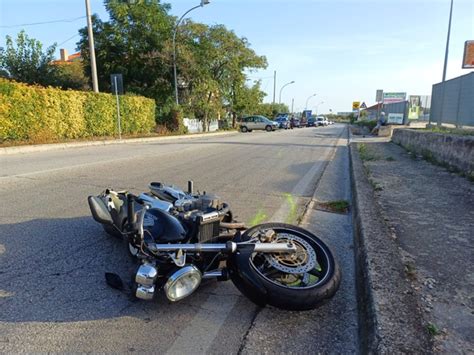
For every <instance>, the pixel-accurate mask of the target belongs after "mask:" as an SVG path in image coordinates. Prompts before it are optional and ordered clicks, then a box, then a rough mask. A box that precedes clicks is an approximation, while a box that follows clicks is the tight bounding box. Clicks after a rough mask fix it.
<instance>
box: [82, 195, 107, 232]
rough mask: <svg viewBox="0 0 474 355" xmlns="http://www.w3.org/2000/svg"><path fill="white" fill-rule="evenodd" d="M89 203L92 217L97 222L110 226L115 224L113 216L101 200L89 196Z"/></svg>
mask: <svg viewBox="0 0 474 355" xmlns="http://www.w3.org/2000/svg"><path fill="white" fill-rule="evenodd" d="M87 201H88V202H89V208H90V209H91V213H92V217H94V219H95V220H96V221H97V222H99V223H102V224H108V225H113V224H114V222H113V220H112V216H111V215H110V213H109V211H108V210H107V207H106V206H105V204H104V202H103V201H102V200H101V199H100V198H98V197H96V196H89V197H88V198H87Z"/></svg>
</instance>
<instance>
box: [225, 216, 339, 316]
mask: <svg viewBox="0 0 474 355" xmlns="http://www.w3.org/2000/svg"><path fill="white" fill-rule="evenodd" d="M262 229H264V230H266V229H272V230H274V231H275V232H276V233H277V234H278V233H285V234H284V235H289V236H291V235H293V237H297V238H299V240H301V239H302V240H304V241H305V242H306V244H307V245H310V246H311V248H313V250H314V252H315V253H316V260H317V262H316V264H317V265H318V268H319V269H321V270H322V271H321V278H319V276H314V274H312V275H313V276H314V277H316V279H317V281H315V284H314V285H310V286H297V287H296V285H295V287H293V285H291V286H288V285H286V286H285V285H283V284H281V283H279V282H277V281H276V280H270V279H269V278H268V277H267V276H264V275H263V274H262V273H261V272H260V271H259V270H258V268H257V266H255V259H256V258H257V257H258V255H259V254H256V253H253V254H251V255H250V257H248V263H249V264H250V267H249V268H247V269H246V272H245V273H239V272H233V273H231V276H232V275H233V277H232V281H233V282H234V284H235V285H236V286H237V288H238V289H239V290H240V291H241V292H242V293H243V294H244V295H245V296H247V297H248V298H249V299H250V300H251V301H253V302H254V303H256V304H258V305H260V306H263V305H265V304H269V305H272V306H274V307H278V308H281V309H286V310H296V311H302V310H310V309H314V308H317V307H319V306H321V305H323V304H324V303H325V302H326V301H328V300H329V299H331V298H332V297H333V296H334V294H335V293H336V291H337V290H338V288H339V285H340V282H341V272H340V269H339V265H338V263H337V261H336V259H335V258H334V254H333V253H332V251H331V250H330V249H329V247H328V246H327V245H326V244H325V243H324V242H323V241H322V240H321V239H319V238H318V237H317V236H315V235H314V234H312V233H311V232H309V231H307V230H305V229H303V228H300V227H296V226H293V225H290V224H285V223H266V224H261V225H258V226H255V227H252V228H250V229H248V230H247V231H246V232H245V233H244V234H243V235H242V236H241V237H240V238H239V240H236V241H247V240H249V239H251V236H252V235H255V234H256V232H258V231H259V230H262ZM296 241H298V239H297V240H296ZM236 257H238V256H236ZM252 259H253V260H252ZM232 264H233V263H231V265H232ZM234 265H235V264H234ZM234 271H235V270H234ZM276 271H277V272H280V271H278V270H276ZM318 272H319V270H318ZM323 274H324V275H323ZM242 275H245V276H244V278H249V279H244V278H243V277H242ZM280 275H293V274H284V273H282V272H280ZM305 275H306V274H305ZM308 275H310V274H309V273H308ZM304 278H305V276H303V279H304ZM307 278H311V276H308V277H307ZM293 283H294V282H293ZM301 283H302V281H301V280H300V284H301ZM255 285H261V286H262V289H264V290H265V291H266V292H265V293H262V292H261V290H262V289H261V290H258V289H256V288H255Z"/></svg>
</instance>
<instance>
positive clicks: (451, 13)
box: [428, 0, 453, 126]
mask: <svg viewBox="0 0 474 355" xmlns="http://www.w3.org/2000/svg"><path fill="white" fill-rule="evenodd" d="M452 17H453V0H451V9H450V10H449V23H448V36H447V38H446V51H445V52H444V67H443V81H442V82H443V84H442V88H443V90H442V92H443V94H442V97H441V109H440V111H441V112H440V113H439V117H438V122H437V126H441V124H442V121H443V111H444V93H445V88H446V84H444V82H445V81H446V71H447V67H448V52H449V37H450V36H451V19H452ZM428 124H429V125H431V116H430V120H429V121H428Z"/></svg>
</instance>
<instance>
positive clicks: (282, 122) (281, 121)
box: [275, 117, 290, 129]
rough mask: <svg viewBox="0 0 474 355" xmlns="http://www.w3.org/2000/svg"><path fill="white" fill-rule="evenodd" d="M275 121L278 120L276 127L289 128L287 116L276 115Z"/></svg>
mask: <svg viewBox="0 0 474 355" xmlns="http://www.w3.org/2000/svg"><path fill="white" fill-rule="evenodd" d="M275 122H278V128H283V129H288V128H290V120H289V119H288V118H287V117H278V118H276V119H275Z"/></svg>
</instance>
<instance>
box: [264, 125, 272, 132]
mask: <svg viewBox="0 0 474 355" xmlns="http://www.w3.org/2000/svg"><path fill="white" fill-rule="evenodd" d="M265 131H267V132H271V131H273V128H272V126H270V125H268V126H266V127H265Z"/></svg>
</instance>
